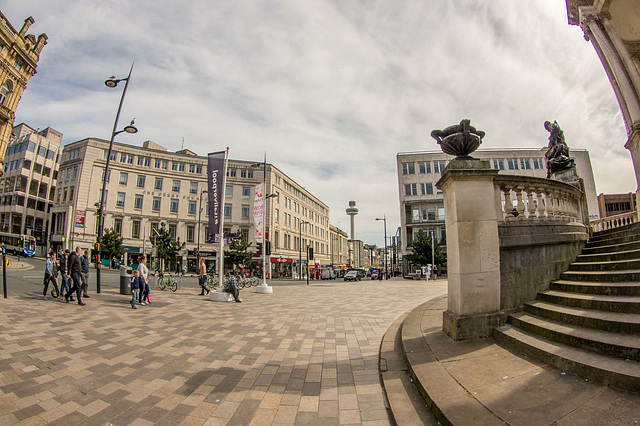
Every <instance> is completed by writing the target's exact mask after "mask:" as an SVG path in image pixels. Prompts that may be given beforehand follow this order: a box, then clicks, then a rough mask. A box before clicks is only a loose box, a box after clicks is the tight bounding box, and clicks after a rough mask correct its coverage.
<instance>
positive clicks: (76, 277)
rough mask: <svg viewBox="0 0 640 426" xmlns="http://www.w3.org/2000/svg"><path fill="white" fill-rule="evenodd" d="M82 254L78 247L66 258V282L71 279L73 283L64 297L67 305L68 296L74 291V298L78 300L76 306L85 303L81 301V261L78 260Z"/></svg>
mask: <svg viewBox="0 0 640 426" xmlns="http://www.w3.org/2000/svg"><path fill="white" fill-rule="evenodd" d="M81 254H82V249H81V248H80V246H78V247H76V251H74V252H73V253H71V254H70V255H69V257H68V258H67V281H68V280H69V279H71V280H72V281H73V286H72V287H71V288H70V289H69V293H67V295H66V296H65V299H66V301H67V303H69V300H70V299H71V298H70V297H69V296H71V294H72V293H73V292H74V291H75V292H76V297H77V298H78V305H80V306H84V305H86V303H84V302H83V301H82V278H81V276H80V273H81V272H82V261H81V260H80V255H81Z"/></svg>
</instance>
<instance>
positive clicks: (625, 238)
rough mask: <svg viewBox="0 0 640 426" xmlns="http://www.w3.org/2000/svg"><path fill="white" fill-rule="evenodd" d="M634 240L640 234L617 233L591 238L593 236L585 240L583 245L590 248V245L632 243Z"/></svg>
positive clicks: (638, 238) (639, 239)
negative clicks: (605, 236)
mask: <svg viewBox="0 0 640 426" xmlns="http://www.w3.org/2000/svg"><path fill="white" fill-rule="evenodd" d="M636 241H640V234H636V233H632V234H628V233H620V234H619V235H613V236H610V237H607V238H593V237H592V238H589V241H587V243H586V245H585V247H587V248H592V247H602V246H612V245H616V244H623V243H632V242H636Z"/></svg>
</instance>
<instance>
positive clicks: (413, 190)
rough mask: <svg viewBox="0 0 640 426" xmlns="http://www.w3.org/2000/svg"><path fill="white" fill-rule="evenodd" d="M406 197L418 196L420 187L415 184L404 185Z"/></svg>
mask: <svg viewBox="0 0 640 426" xmlns="http://www.w3.org/2000/svg"><path fill="white" fill-rule="evenodd" d="M404 195H406V196H409V195H418V185H417V184H415V183H408V184H405V185H404Z"/></svg>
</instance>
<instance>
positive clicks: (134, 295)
mask: <svg viewBox="0 0 640 426" xmlns="http://www.w3.org/2000/svg"><path fill="white" fill-rule="evenodd" d="M139 288H140V271H139V270H137V269H136V270H135V271H133V277H131V307H132V308H133V309H138V307H137V306H136V300H138V289H139Z"/></svg>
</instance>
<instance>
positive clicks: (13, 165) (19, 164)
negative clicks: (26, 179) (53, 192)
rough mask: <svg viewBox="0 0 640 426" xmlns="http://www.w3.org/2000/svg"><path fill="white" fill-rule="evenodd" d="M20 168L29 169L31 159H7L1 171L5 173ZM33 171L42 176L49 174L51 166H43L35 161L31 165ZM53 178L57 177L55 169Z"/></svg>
mask: <svg viewBox="0 0 640 426" xmlns="http://www.w3.org/2000/svg"><path fill="white" fill-rule="evenodd" d="M20 169H25V170H31V160H26V159H24V158H20V159H18V160H13V161H9V162H8V163H5V164H4V167H3V171H4V172H5V173H6V172H10V171H11V170H20ZM33 171H34V173H39V174H41V175H42V176H46V177H49V176H51V168H50V167H46V166H43V165H42V164H40V163H35V164H34V165H33ZM53 178H54V179H57V178H58V172H57V170H54V172H53Z"/></svg>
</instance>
